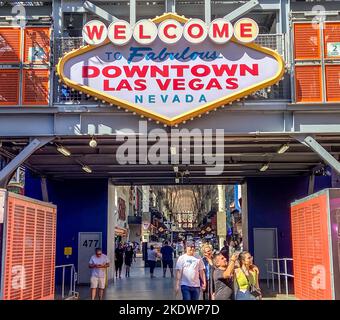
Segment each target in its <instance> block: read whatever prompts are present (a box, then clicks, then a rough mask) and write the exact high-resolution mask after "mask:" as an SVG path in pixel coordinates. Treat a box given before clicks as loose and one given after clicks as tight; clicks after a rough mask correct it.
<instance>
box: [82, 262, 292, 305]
mask: <svg viewBox="0 0 340 320" xmlns="http://www.w3.org/2000/svg"><path fill="white" fill-rule="evenodd" d="M154 274H155V276H156V278H153V279H151V278H150V273H149V268H144V261H143V260H142V258H141V257H137V261H136V262H135V263H133V265H132V267H131V271H130V278H125V266H123V271H122V278H121V279H115V282H114V283H111V284H109V286H108V288H107V289H106V290H105V297H104V298H105V300H181V295H180V296H178V297H177V298H176V297H175V293H174V288H175V278H171V277H170V271H169V270H168V271H167V276H166V278H163V270H162V268H155V273H154ZM261 289H262V292H263V295H264V297H263V298H264V300H287V299H288V300H292V299H294V296H293V295H289V296H286V295H284V294H281V295H278V294H276V293H275V292H273V291H271V289H268V288H267V285H266V282H261ZM77 291H78V292H79V299H81V300H89V299H90V290H89V286H78V288H77Z"/></svg>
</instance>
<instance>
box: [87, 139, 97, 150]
mask: <svg viewBox="0 0 340 320" xmlns="http://www.w3.org/2000/svg"><path fill="white" fill-rule="evenodd" d="M89 146H90V147H91V148H95V147H96V146H97V141H96V139H95V138H92V139H91V141H90V142H89Z"/></svg>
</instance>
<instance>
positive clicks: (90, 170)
mask: <svg viewBox="0 0 340 320" xmlns="http://www.w3.org/2000/svg"><path fill="white" fill-rule="evenodd" d="M82 169H83V170H84V171H85V172H87V173H92V169H91V168H90V167H89V166H86V165H83V166H82Z"/></svg>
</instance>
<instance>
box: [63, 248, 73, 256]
mask: <svg viewBox="0 0 340 320" xmlns="http://www.w3.org/2000/svg"><path fill="white" fill-rule="evenodd" d="M64 255H65V256H71V255H72V247H64Z"/></svg>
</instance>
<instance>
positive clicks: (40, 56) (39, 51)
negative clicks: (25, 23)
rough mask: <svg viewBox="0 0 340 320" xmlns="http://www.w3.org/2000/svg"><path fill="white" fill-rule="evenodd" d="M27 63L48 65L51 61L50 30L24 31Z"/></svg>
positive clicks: (35, 29)
mask: <svg viewBox="0 0 340 320" xmlns="http://www.w3.org/2000/svg"><path fill="white" fill-rule="evenodd" d="M24 34H25V36H24V39H25V58H24V61H25V63H30V64H31V63H33V64H46V63H49V61H50V58H49V56H50V28H48V27H27V28H25V31H24Z"/></svg>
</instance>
